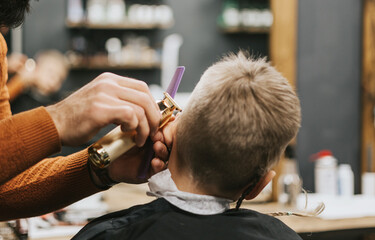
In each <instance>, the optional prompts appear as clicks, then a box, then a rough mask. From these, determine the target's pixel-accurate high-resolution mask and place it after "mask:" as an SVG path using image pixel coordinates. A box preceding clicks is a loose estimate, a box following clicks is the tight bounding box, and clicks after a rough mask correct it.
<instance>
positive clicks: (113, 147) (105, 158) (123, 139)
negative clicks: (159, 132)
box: [88, 92, 182, 169]
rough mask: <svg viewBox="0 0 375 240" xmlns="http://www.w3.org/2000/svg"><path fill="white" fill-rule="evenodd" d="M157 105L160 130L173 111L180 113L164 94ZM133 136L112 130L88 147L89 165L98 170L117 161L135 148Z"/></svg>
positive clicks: (117, 129)
mask: <svg viewBox="0 0 375 240" xmlns="http://www.w3.org/2000/svg"><path fill="white" fill-rule="evenodd" d="M157 104H158V106H159V108H160V112H161V114H162V118H161V120H160V123H159V128H162V127H163V126H164V125H165V124H166V123H167V122H168V121H169V119H170V118H171V117H172V115H173V112H174V111H182V109H181V108H180V107H179V106H178V104H177V103H176V102H175V101H174V99H173V98H172V97H171V96H170V95H169V94H168V93H166V92H165V93H164V98H163V100H161V101H159V102H158V103H157ZM135 134H136V132H135V131H131V132H123V131H121V127H120V126H118V127H116V128H114V129H113V130H112V131H110V132H109V133H108V134H107V135H105V136H104V137H102V138H101V139H99V140H98V141H97V142H96V143H94V144H93V145H91V146H90V147H89V149H88V153H89V161H90V164H92V165H94V166H95V167H96V168H99V169H103V168H106V167H107V166H108V165H109V164H110V162H111V161H113V160H115V159H117V158H118V157H120V156H121V155H122V154H124V153H125V152H127V151H129V150H130V149H131V148H132V147H134V146H135V141H134V137H135Z"/></svg>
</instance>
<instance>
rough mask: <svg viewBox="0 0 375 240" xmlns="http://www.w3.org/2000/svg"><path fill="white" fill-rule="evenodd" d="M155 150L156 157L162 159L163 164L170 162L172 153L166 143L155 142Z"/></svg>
mask: <svg viewBox="0 0 375 240" xmlns="http://www.w3.org/2000/svg"><path fill="white" fill-rule="evenodd" d="M153 150H154V152H155V156H156V157H157V158H159V159H161V160H162V161H163V162H167V161H168V160H169V154H170V152H169V150H168V148H167V146H166V145H165V144H164V143H162V142H155V143H154V146H153Z"/></svg>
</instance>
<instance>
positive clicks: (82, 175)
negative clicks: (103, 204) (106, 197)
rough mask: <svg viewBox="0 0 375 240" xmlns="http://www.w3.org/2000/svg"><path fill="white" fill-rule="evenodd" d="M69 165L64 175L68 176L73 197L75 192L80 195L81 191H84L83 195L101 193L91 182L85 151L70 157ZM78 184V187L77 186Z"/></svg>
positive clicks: (87, 156)
mask: <svg viewBox="0 0 375 240" xmlns="http://www.w3.org/2000/svg"><path fill="white" fill-rule="evenodd" d="M68 158H69V160H68V161H69V163H68V166H67V171H66V174H68V175H69V176H68V178H67V179H68V182H71V183H72V184H71V192H72V194H73V195H74V192H76V193H77V194H78V195H82V191H83V189H84V191H86V193H85V194H93V193H96V192H99V191H101V190H102V189H99V188H97V187H96V186H95V184H94V183H93V182H92V180H91V176H90V173H89V169H88V164H87V161H88V159H89V154H88V151H87V149H84V150H82V151H80V152H77V153H74V154H72V155H70V156H68ZM77 183H79V186H78V185H77Z"/></svg>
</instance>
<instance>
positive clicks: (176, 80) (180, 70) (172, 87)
mask: <svg viewBox="0 0 375 240" xmlns="http://www.w3.org/2000/svg"><path fill="white" fill-rule="evenodd" d="M184 72H185V67H184V66H180V67H177V69H176V71H175V73H174V76H173V78H172V81H171V82H170V83H169V86H168V88H167V93H168V94H169V95H170V96H171V97H172V98H174V96H175V95H176V92H177V90H178V87H179V86H180V83H181V79H182V76H183V75H184Z"/></svg>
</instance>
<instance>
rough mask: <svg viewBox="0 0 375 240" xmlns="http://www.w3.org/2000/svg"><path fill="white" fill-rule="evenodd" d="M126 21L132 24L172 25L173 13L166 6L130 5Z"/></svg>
mask: <svg viewBox="0 0 375 240" xmlns="http://www.w3.org/2000/svg"><path fill="white" fill-rule="evenodd" d="M128 20H129V22H131V23H134V24H157V25H169V24H172V23H173V21H174V20H173V11H172V8H171V7H169V6H168V5H163V4H162V5H146V4H132V5H131V6H130V7H129V10H128Z"/></svg>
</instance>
